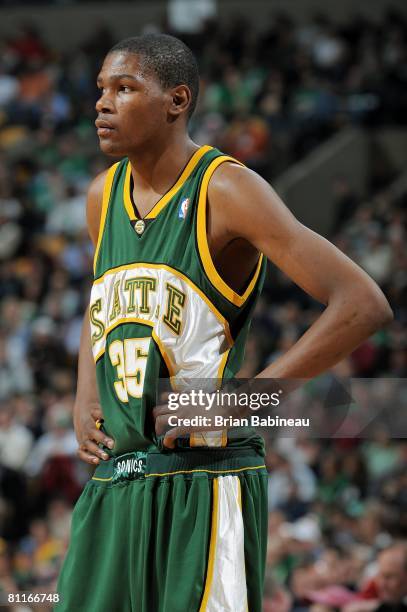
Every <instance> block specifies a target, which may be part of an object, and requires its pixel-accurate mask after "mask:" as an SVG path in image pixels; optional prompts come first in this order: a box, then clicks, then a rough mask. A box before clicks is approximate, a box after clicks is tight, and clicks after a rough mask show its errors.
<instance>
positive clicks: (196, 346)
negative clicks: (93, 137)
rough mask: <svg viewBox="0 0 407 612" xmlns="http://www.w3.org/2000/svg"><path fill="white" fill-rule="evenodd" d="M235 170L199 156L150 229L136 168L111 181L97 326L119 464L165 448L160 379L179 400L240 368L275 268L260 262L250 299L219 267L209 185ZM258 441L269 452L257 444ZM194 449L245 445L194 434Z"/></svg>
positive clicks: (95, 345)
mask: <svg viewBox="0 0 407 612" xmlns="http://www.w3.org/2000/svg"><path fill="white" fill-rule="evenodd" d="M230 161H232V162H234V163H237V162H236V160H233V158H230V157H227V156H226V155H223V154H222V153H221V152H220V151H218V150H217V149H215V148H212V147H210V146H203V147H201V148H200V149H198V150H197V151H196V152H195V153H194V155H193V156H192V158H191V159H190V160H189V162H188V164H187V165H186V167H185V168H184V170H183V171H182V173H181V175H180V176H179V178H178V180H177V181H176V183H175V184H174V186H173V187H172V188H171V189H170V190H169V191H168V192H167V193H166V194H165V195H164V196H163V197H162V198H161V199H160V200H159V202H158V203H157V204H156V205H155V206H154V208H153V209H152V210H151V211H150V212H149V213H148V215H146V217H145V218H144V219H138V218H137V216H136V210H135V207H134V205H133V201H132V195H131V194H132V178H131V166H130V162H129V160H128V159H127V158H125V159H123V160H121V161H120V162H118V163H117V164H114V165H113V166H112V167H111V168H110V169H109V171H108V173H107V177H106V182H105V187H104V194H103V205H102V216H101V223H100V230H99V237H98V243H97V247H96V252H95V262H94V283H93V287H92V293H91V303H90V324H91V338H92V350H93V355H94V359H95V362H96V376H97V384H98V390H99V396H100V401H101V405H102V410H103V413H104V418H105V427H106V430H107V432H108V433H109V434H110V435H111V436H112V437H113V438H114V439H115V441H116V443H115V449H114V451H115V453H116V454H120V453H124V452H128V451H132V450H137V449H140V450H143V449H149V448H152V447H154V446H156V445H158V446H159V441H158V440H157V438H156V435H155V432H154V424H153V419H152V416H151V411H152V409H153V408H154V406H155V405H156V404H157V400H158V397H157V387H158V380H159V378H168V377H169V378H170V379H171V384H172V387H173V388H174V389H178V390H180V389H183V388H185V386H186V384H187V381H188V380H190V379H208V378H211V379H218V380H220V381H221V380H222V379H225V378H231V377H233V376H234V375H235V374H236V372H237V371H238V370H239V368H240V366H241V363H242V359H243V354H244V344H245V341H246V337H247V333H248V327H249V321H250V315H251V313H252V311H253V308H254V305H255V302H256V298H257V297H258V295H259V293H260V290H261V286H262V283H263V277H264V272H265V265H266V262H265V260H264V258H263V256H260V258H259V261H258V264H257V266H256V269H255V271H254V272H253V275H252V277H251V279H250V281H249V283H248V285H247V288H246V290H245V291H244V292H243V293H242V294H238V293H236V292H235V291H233V290H232V289H231V288H230V287H229V286H228V285H227V284H226V283H225V282H224V281H223V279H222V278H221V277H220V276H219V274H218V272H217V271H216V268H215V266H214V263H213V261H212V259H211V255H210V252H209V247H208V243H207V235H206V203H207V190H208V184H209V180H210V178H211V176H212V174H213V172H214V170H215V169H216V168H217V167H218V166H219V165H220V164H222V163H225V162H230ZM136 198H137V196H136ZM136 205H137V202H136ZM249 439H250V442H249V443H250V444H252V445H256V446H261V445H260V444H259V438H258V437H257V436H251V437H250V436H249ZM185 443H187V444H188V446H189V445H191V446H226V445H236V444H239V441H238V440H236V439H235V440H233V439H232V438H231V437H230V436H229V439H228V436H227V433H226V432H210V433H205V434H204V435H201V434H191V436H190V439H189V441H186V442H185V441H182V442H180V445H181V446H182V445H185ZM241 443H242V440H241V439H240V444H241ZM244 443H246V444H247V443H248V441H247V440H244Z"/></svg>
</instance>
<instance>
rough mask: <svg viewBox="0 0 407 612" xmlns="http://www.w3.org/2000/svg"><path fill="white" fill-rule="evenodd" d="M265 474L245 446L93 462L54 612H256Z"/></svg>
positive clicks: (257, 458)
mask: <svg viewBox="0 0 407 612" xmlns="http://www.w3.org/2000/svg"><path fill="white" fill-rule="evenodd" d="M266 544H267V472H266V469H265V467H264V460H263V457H261V456H260V455H259V454H257V453H256V451H254V450H253V449H251V448H241V449H238V450H237V449H235V450H233V449H230V450H228V449H216V450H214V449H211V450H205V451H201V450H199V451H198V450H193V451H192V450H191V451H182V452H171V453H159V452H150V453H145V452H133V453H127V454H125V455H121V456H119V457H116V458H112V459H110V460H109V461H107V462H103V463H101V464H100V465H99V466H98V467H97V468H96V471H95V474H94V476H93V477H92V478H91V480H89V482H88V483H87V484H86V486H85V488H84V490H83V492H82V495H81V497H80V498H79V500H78V502H77V504H76V506H75V509H74V512H73V517H72V528H71V542H70V546H69V549H68V552H67V556H66V558H65V561H64V564H63V567H62V571H61V574H60V577H59V581H58V587H57V590H58V592H59V594H60V596H61V603H60V604H58V605H57V607H56V608H55V610H57V611H58V612H130V611H131V612H203V611H205V612H247V610H249V611H250V612H261V610H262V591H263V579H264V569H265V558H266Z"/></svg>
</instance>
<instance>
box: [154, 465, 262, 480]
mask: <svg viewBox="0 0 407 612" xmlns="http://www.w3.org/2000/svg"><path fill="white" fill-rule="evenodd" d="M265 467H266V466H265V465H248V466H247V467H242V468H238V469H235V470H205V469H196V470H178V471H177V472H161V473H157V474H146V478H151V476H174V475H175V474H194V473H195V472H206V473H207V474H235V473H236V472H244V471H245V470H261V469H262V468H265Z"/></svg>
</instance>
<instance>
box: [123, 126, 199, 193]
mask: <svg viewBox="0 0 407 612" xmlns="http://www.w3.org/2000/svg"><path fill="white" fill-rule="evenodd" d="M198 148H199V147H198V145H196V144H195V143H194V142H193V141H192V140H191V139H190V138H189V136H188V135H185V134H183V135H182V137H180V138H174V139H171V141H168V140H167V142H166V143H165V144H162V143H157V145H156V146H155V147H152V148H151V149H150V150H144V151H143V152H142V153H140V154H138V153H131V154H129V155H128V157H129V160H130V163H131V167H132V176H133V184H134V186H135V190H136V191H137V192H138V193H145V194H148V193H149V192H150V193H151V192H152V193H155V194H158V195H163V194H164V193H166V191H168V189H170V187H171V186H172V185H173V184H174V183H175V181H176V179H177V177H178V176H179V175H180V173H181V172H182V169H183V168H184V167H185V166H186V164H187V163H188V160H189V159H190V158H191V156H192V155H193V154H194V152H195V151H196V150H197V149H198Z"/></svg>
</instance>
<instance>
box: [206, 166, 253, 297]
mask: <svg viewBox="0 0 407 612" xmlns="http://www.w3.org/2000/svg"><path fill="white" fill-rule="evenodd" d="M224 162H233V163H235V164H239V165H240V166H243V164H242V163H241V162H239V161H238V160H236V159H234V158H233V157H229V156H227V155H222V156H220V157H216V158H215V159H214V160H213V161H212V162H211V163H210V164H209V166H208V167H207V169H206V170H205V174H204V177H203V179H202V185H201V189H200V193H199V200H198V214H197V219H198V223H197V234H198V235H197V242H198V251H199V255H200V257H201V261H202V264H203V267H204V270H205V273H206V275H207V277H208V278H209V280H210V281H211V283H212V285H213V286H214V287H215V288H216V289H217V290H218V291H219V293H221V294H222V295H223V297H225V298H226V299H227V300H229V302H232V304H235V305H236V306H242V305H243V304H244V303H245V301H246V300H247V298H248V297H249V295H250V294H251V292H252V291H253V288H254V286H255V284H256V282H257V279H258V277H259V274H260V270H261V264H262V261H263V255H262V254H260V257H259V261H258V262H257V266H256V271H255V273H254V274H253V277H252V279H251V281H250V283H249V285H248V287H247V289H246V291H245V292H244V293H243V295H240V294H239V293H236V291H234V290H233V289H232V288H231V287H229V285H227V283H225V281H224V280H223V278H222V277H221V276H220V274H219V272H218V271H217V270H216V267H215V264H214V263H213V260H212V257H211V254H210V251H209V245H208V237H207V233H206V232H207V228H206V203H207V197H208V186H209V181H210V179H211V177H212V174H213V173H214V172H215V170H216V168H217V167H218V166H220V165H221V164H223V163H224Z"/></svg>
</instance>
